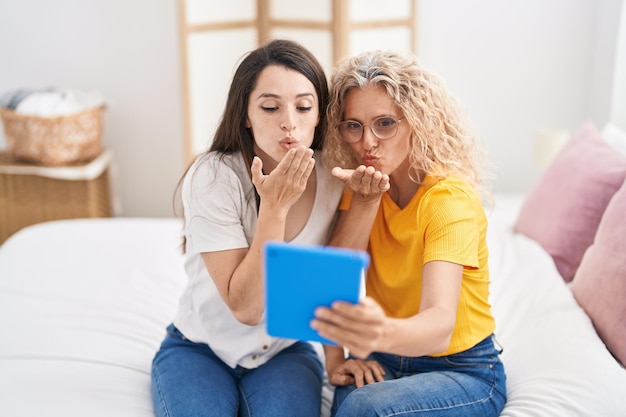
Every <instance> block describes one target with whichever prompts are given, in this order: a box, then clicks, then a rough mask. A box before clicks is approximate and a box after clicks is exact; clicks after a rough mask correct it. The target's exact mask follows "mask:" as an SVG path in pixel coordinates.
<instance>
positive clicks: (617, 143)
mask: <svg viewBox="0 0 626 417" xmlns="http://www.w3.org/2000/svg"><path fill="white" fill-rule="evenodd" d="M601 136H602V137H603V138H604V140H606V141H607V142H608V143H609V144H611V146H613V147H614V148H615V149H617V150H619V151H620V152H622V153H623V154H624V155H626V132H625V131H623V130H622V129H620V128H619V127H618V126H616V125H615V124H613V123H611V122H609V123H607V124H606V125H605V126H604V128H603V129H602V134H601Z"/></svg>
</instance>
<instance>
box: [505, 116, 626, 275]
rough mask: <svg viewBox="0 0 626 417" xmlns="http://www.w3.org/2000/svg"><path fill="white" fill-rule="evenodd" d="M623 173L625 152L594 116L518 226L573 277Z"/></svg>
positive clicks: (535, 192)
mask: <svg viewBox="0 0 626 417" xmlns="http://www.w3.org/2000/svg"><path fill="white" fill-rule="evenodd" d="M624 178H626V156H624V155H622V154H621V153H619V152H617V151H616V150H615V149H614V148H613V147H612V146H611V145H609V144H608V143H606V141H604V140H603V139H602V137H601V136H600V134H599V133H598V131H597V129H596V127H595V126H594V124H593V123H592V122H586V123H584V124H583V125H582V126H581V128H580V129H579V130H578V132H576V133H575V134H574V135H573V136H572V137H571V138H570V139H569V140H568V141H567V142H566V143H565V145H564V147H563V149H561V151H560V152H559V153H558V154H557V155H556V157H555V159H554V161H553V162H552V163H551V164H550V166H549V167H548V168H547V169H546V171H545V172H544V173H543V175H542V176H541V178H540V179H539V181H538V182H537V184H535V186H534V188H533V189H532V190H531V191H530V193H529V195H528V197H527V198H526V200H525V201H524V203H523V205H522V207H521V209H520V213H519V216H518V218H517V222H516V224H515V230H516V231H517V232H519V233H522V234H524V235H526V236H528V237H530V238H531V239H533V240H535V241H536V242H537V243H539V244H540V245H541V246H542V247H543V248H544V249H545V250H546V252H548V253H549V254H550V255H551V256H552V258H553V259H554V263H555V265H556V268H557V269H558V271H559V273H560V274H561V276H562V277H563V279H564V280H565V281H568V282H569V281H571V280H572V278H574V274H575V273H576V269H577V268H578V265H579V264H580V261H581V259H582V257H583V254H584V253H585V250H586V249H587V248H588V247H589V246H590V245H591V243H592V242H593V238H594V236H595V234H596V230H597V228H598V224H599V223H600V219H601V218H602V213H604V210H605V209H606V206H607V204H608V203H609V201H610V200H611V197H613V195H614V194H615V192H616V191H617V190H618V189H619V187H620V186H621V185H622V183H623V182H624Z"/></svg>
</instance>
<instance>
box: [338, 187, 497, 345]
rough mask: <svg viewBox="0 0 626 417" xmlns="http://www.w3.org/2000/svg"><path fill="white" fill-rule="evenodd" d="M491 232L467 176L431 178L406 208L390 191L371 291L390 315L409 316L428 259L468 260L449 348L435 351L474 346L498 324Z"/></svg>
mask: <svg viewBox="0 0 626 417" xmlns="http://www.w3.org/2000/svg"><path fill="white" fill-rule="evenodd" d="M345 203H348V202H347V201H345ZM348 204H349V203H348ZM344 207H345V205H344ZM486 233H487V218H486V216H485V211H484V209H483V206H482V204H481V202H480V199H479V197H478V195H477V194H476V192H475V191H474V189H473V188H472V187H471V186H470V185H468V184H467V183H465V182H464V181H462V180H459V179H455V178H446V179H441V180H439V181H436V180H433V178H431V177H426V178H425V179H424V183H423V185H422V186H421V187H420V188H419V190H418V191H417V193H416V194H415V196H413V198H412V199H411V201H410V202H409V204H408V205H407V206H406V207H405V208H404V209H400V208H399V207H398V206H397V205H396V204H395V203H394V202H393V200H392V199H391V197H389V194H388V193H385V194H384V195H383V197H382V201H381V204H380V207H379V209H378V214H377V215H376V219H375V220H374V224H373V226H372V231H371V234H370V240H369V247H368V252H369V254H370V256H371V264H370V267H369V269H368V271H367V281H366V288H367V295H368V296H370V297H372V298H374V299H375V300H376V301H377V302H378V303H380V305H381V306H382V308H383V309H384V310H385V312H386V314H387V315H388V316H390V317H396V318H405V317H410V316H413V315H415V314H417V313H418V311H419V307H420V299H421V290H422V269H423V266H424V264H426V263H427V262H430V261H446V262H453V263H456V264H460V265H463V266H464V269H463V282H462V287H461V296H460V299H459V305H458V309H457V316H456V324H455V327H454V332H453V334H452V339H451V342H450V345H449V346H448V349H447V350H446V351H445V352H442V353H440V354H437V355H433V356H444V355H450V354H453V353H458V352H462V351H464V350H467V349H469V348H471V347H472V346H474V345H476V344H477V343H478V342H480V341H481V340H483V339H485V338H486V337H487V336H489V335H490V334H491V333H492V332H493V330H494V328H495V321H494V319H493V316H492V314H491V306H490V305H489V302H488V297H489V265H488V250H487V243H486Z"/></svg>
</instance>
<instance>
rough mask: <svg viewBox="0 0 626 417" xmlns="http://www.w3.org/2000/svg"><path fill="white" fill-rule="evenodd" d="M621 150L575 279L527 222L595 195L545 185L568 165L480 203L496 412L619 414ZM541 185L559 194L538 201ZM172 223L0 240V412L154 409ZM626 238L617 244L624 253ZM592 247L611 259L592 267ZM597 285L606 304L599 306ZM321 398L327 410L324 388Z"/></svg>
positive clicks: (176, 272)
mask: <svg viewBox="0 0 626 417" xmlns="http://www.w3.org/2000/svg"><path fill="white" fill-rule="evenodd" d="M583 128H586V125H585V126H583ZM582 130H584V132H583V133H585V134H588V133H589V132H587V130H589V129H587V130H585V129H582ZM579 133H580V132H579ZM579 136H581V135H579ZM571 141H572V140H570V142H571ZM594 143H595V142H594ZM582 155H586V156H588V155H589V152H588V149H585V150H584V152H582ZM617 155H619V154H617ZM558 158H559V156H557V159H558ZM623 159H624V160H623V161H621V160H619V161H618V162H619V164H622V165H620V166H623V171H620V172H621V173H620V175H621V184H619V181H618V179H619V175H618V176H616V178H617V179H616V180H615V181H614V184H612V188H610V187H609V188H610V194H611V195H610V196H608V197H606V196H605V197H603V198H604V199H603V200H602V204H599V206H600V208H599V209H598V210H599V214H598V213H595V214H596V215H597V216H596V217H598V219H597V222H596V224H595V226H593V227H590V229H591V231H589V232H588V233H593V236H592V238H591V243H589V242H587V248H585V251H584V253H583V255H582V259H579V260H578V262H579V265H578V266H577V268H576V271H575V273H574V277H573V278H572V279H569V280H566V279H565V278H564V276H563V274H562V267H561V265H560V264H561V261H562V256H561V255H560V254H559V255H558V256H557V255H556V252H555V249H554V247H551V246H550V245H549V244H547V243H546V242H547V240H549V239H547V238H546V236H538V235H536V233H537V232H536V230H535V229H538V230H539V231H540V232H545V231H546V230H547V229H550V228H549V227H546V226H545V225H542V224H540V225H535V224H533V221H534V222H536V221H539V220H541V221H543V222H544V223H546V224H554V223H555V222H556V223H558V222H559V221H563V220H567V222H566V226H562V227H561V226H559V227H556V228H554V227H552V229H554V230H553V231H555V232H557V233H561V232H564V231H565V229H567V227H570V226H572V224H574V223H575V224H578V223H577V222H575V221H572V216H574V214H573V213H574V212H575V210H574V211H572V210H569V211H567V213H568V214H567V215H566V216H564V215H563V214H562V212H560V211H558V210H556V207H558V206H559V204H561V205H567V204H573V205H575V204H577V203H581V204H582V203H585V204H587V203H590V201H591V200H592V199H591V197H589V198H583V199H581V198H580V197H578V199H572V201H568V200H567V199H566V198H564V197H563V195H559V194H558V193H554V190H555V188H554V187H553V185H551V184H550V180H555V181H557V180H558V181H560V182H559V183H560V184H561V183H563V181H566V180H567V181H570V180H571V181H574V180H576V178H573V179H572V178H570V177H571V176H572V175H573V174H572V172H571V171H567V173H568V174H567V176H566V177H567V178H566V180H564V179H563V178H558V175H556V174H558V172H556V173H554V172H553V173H550V172H551V171H550V168H548V170H547V171H546V172H545V174H544V176H543V177H542V179H541V181H540V182H539V183H538V185H537V186H536V187H535V188H534V189H533V190H531V191H530V192H529V193H526V194H524V195H520V194H510V195H506V194H499V195H496V197H495V201H494V206H493V209H492V210H488V216H489V219H490V226H489V232H488V244H489V247H490V270H491V279H492V286H491V295H490V296H491V299H490V301H491V303H492V306H493V313H494V315H495V318H496V323H497V328H496V336H497V340H498V342H499V344H500V345H501V346H502V348H503V352H502V359H503V361H504V363H505V367H506V372H507V384H508V386H507V390H508V396H509V399H508V402H507V405H506V407H505V409H504V411H503V412H502V414H501V415H502V416H505V417H530V416H559V417H561V416H603V417H611V416H615V417H618V416H621V417H623V416H626V400H625V397H626V369H625V368H624V366H623V365H622V363H623V362H624V359H625V358H626V356H624V352H623V350H622V348H623V346H624V345H625V344H626V336H625V335H626V329H625V326H626V319H625V318H624V311H626V308H625V305H626V301H625V300H626V293H625V291H626V284H625V283H626V278H624V275H623V274H624V272H623V271H622V272H619V269H624V268H623V266H624V265H626V257H625V256H626V255H624V253H626V252H625V251H621V253H620V252H619V251H617V252H615V253H612V254H610V255H607V254H604V253H603V252H602V251H601V250H600V249H601V248H599V244H600V243H601V241H602V239H604V237H603V236H605V237H606V236H608V235H607V233H606V229H610V231H611V232H613V233H610V235H615V233H617V234H618V235H619V236H622V237H623V236H626V229H625V228H624V220H623V213H624V212H626V211H622V210H624V208H625V207H626V205H625V204H626V203H624V201H626V185H624V177H626V156H623ZM555 163H556V161H555ZM601 165H602V164H601ZM603 165H605V166H612V165H611V164H603ZM556 171H558V170H556ZM559 172H560V171H559ZM587 173H588V172H587ZM622 174H623V175H622ZM559 175H561V174H559ZM605 175H606V174H605ZM611 175H612V174H611ZM551 176H552V177H555V178H551ZM592 179H593V180H594V181H596V183H597V181H598V180H597V178H592ZM578 182H579V181H578ZM545 183H548V184H549V185H550V187H549V189H551V190H552V191H553V193H552V194H556V195H553V196H550V197H551V198H553V199H555V202H554V204H553V205H546V204H543V205H542V204H539V206H538V207H537V204H536V202H537V201H539V202H542V203H545V196H544V194H542V193H543V192H544V191H545V190H543V189H542V187H543V184H545ZM565 188H567V187H565ZM557 189H558V188H557ZM575 191H579V190H575ZM568 192H570V191H569V188H568ZM585 195H588V194H585ZM596 197H597V196H596ZM542 199H543V200H542ZM598 199H601V198H599V197H598V198H595V200H598ZM595 200H594V201H595ZM605 200H606V201H605ZM605 203H606V204H605ZM537 210H539V211H538V212H537ZM555 210H556V213H550V212H551V211H555ZM582 212H583V213H584V215H587V216H588V215H589V210H588V208H587V209H585V210H582ZM608 217H612V218H615V217H617V219H618V220H617V223H612V222H611V221H609V220H611V219H608V220H607V218H608ZM528 219H531V220H528ZM559 219H560V220H559ZM567 225H569V226H567ZM533 227H534V228H535V229H533ZM616 228H617V229H618V230H616ZM603 231H604V232H603ZM620 231H621V234H620ZM180 232H181V228H180V222H179V220H178V219H174V218H167V219H166V218H163V219H154V218H152V219H147V218H108V219H76V220H61V221H54V222H48V223H41V224H37V225H33V226H29V227H27V228H25V229H22V230H21V231H19V232H17V233H16V234H14V235H13V236H12V237H10V238H9V239H8V240H7V241H6V242H5V243H4V244H3V245H2V246H1V247H0V328H2V330H3V331H2V336H1V340H0V416H2V417H5V416H7V417H9V416H10V417H33V416H40V415H46V416H51V417H60V416H63V417H72V416H77V417H78V416H80V417H85V416H90V417H99V416H107V417H110V416H116V417H151V416H153V409H152V401H151V395H150V364H151V360H152V357H153V355H154V353H155V351H156V350H157V348H158V346H159V343H160V342H161V340H162V338H163V336H164V329H165V326H166V325H167V324H168V323H169V322H170V320H171V319H172V317H173V316H174V313H175V310H176V305H177V301H178V297H179V295H180V294H181V292H182V290H183V288H184V285H185V281H186V278H185V275H184V273H183V256H182V255H181V252H180V250H179V244H180ZM573 232H576V233H577V234H580V230H574V231H573ZM563 239H564V238H563V237H561V239H560V240H561V241H562V240H563ZM556 240H557V241H559V239H556ZM565 240H566V241H567V242H569V240H570V239H565ZM618 240H619V239H618ZM625 241H626V238H622V239H621V240H619V241H618V242H617V243H615V242H613V243H612V245H613V246H615V245H617V246H618V249H619V248H622V249H625V248H626V246H619V245H623V244H624V243H625ZM598 257H600V259H601V260H602V259H604V261H606V262H601V265H600V266H597V265H596V264H595V263H594V262H597V259H598ZM602 257H604V258H602ZM615 258H616V259H615ZM611 265H616V266H613V268H614V269H613V270H611V269H610V267H611ZM597 268H609V270H608V272H607V271H602V272H603V274H602V276H605V275H607V274H608V275H609V278H608V279H613V278H616V279H618V280H621V281H618V283H617V284H616V285H613V286H611V285H609V286H607V284H606V283H604V282H594V281H593V280H594V279H598V277H599V274H593V273H591V274H588V276H589V277H587V276H585V275H581V276H579V275H580V274H579V273H580V271H583V272H584V271H589V270H590V269H591V270H592V271H593V270H596V269H597ZM611 271H613V272H611ZM616 271H617V272H616ZM605 272H606V274H605ZM577 274H578V275H577ZM605 280H606V279H605ZM579 281H580V284H579ZM596 292H597V293H599V295H598V297H601V301H602V302H601V303H599V304H600V305H601V307H602V306H604V307H607V306H609V307H610V308H609V310H610V311H609V312H608V313H607V312H606V311H605V310H607V308H604V310H603V309H602V308H600V313H598V312H597V311H596V310H594V308H596V307H597V304H598V302H597V300H596V301H595V304H594V297H595V295H594V294H595V293H596ZM596 298H597V297H596ZM589 299H591V301H589ZM614 299H616V300H617V304H611V303H612V302H613V301H611V300H614ZM594 306H595V307H594ZM607 317H608V318H607ZM607 321H608V325H607V324H606V322H607ZM607 326H608V327H607ZM318 350H319V346H318ZM323 394H324V401H323V404H322V411H323V415H324V416H326V415H328V410H329V405H330V400H331V396H332V388H331V387H330V386H329V385H328V384H326V385H325V387H324V391H323Z"/></svg>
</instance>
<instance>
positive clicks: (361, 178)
mask: <svg viewBox="0 0 626 417" xmlns="http://www.w3.org/2000/svg"><path fill="white" fill-rule="evenodd" d="M331 173H332V175H333V176H334V177H335V178H338V179H339V180H341V182H343V183H344V185H345V186H346V187H348V188H349V189H350V190H352V191H353V193H354V195H353V198H356V199H358V200H360V201H363V202H368V201H372V200H376V201H377V200H378V199H379V198H380V197H381V196H382V195H383V194H384V193H385V192H387V191H388V190H389V187H390V185H389V175H387V174H383V173H382V172H380V171H376V169H375V168H374V167H372V166H369V167H366V166H365V165H359V166H358V167H357V168H356V169H343V168H339V167H335V168H333V170H332V171H331Z"/></svg>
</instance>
